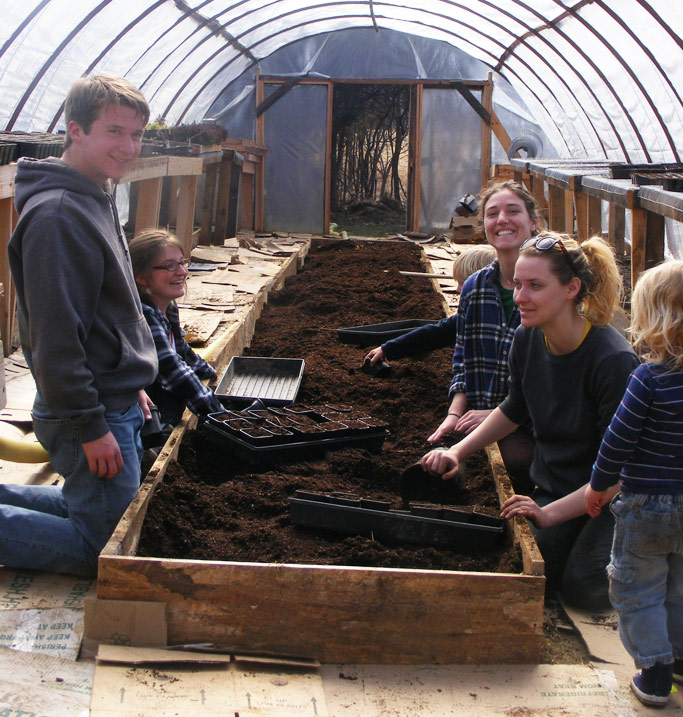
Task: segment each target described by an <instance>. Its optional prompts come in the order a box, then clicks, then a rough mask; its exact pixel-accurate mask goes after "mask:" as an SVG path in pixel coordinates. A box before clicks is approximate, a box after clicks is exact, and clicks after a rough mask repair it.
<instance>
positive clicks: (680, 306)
mask: <svg viewBox="0 0 683 717" xmlns="http://www.w3.org/2000/svg"><path fill="white" fill-rule="evenodd" d="M628 332H629V334H630V335H631V341H632V342H633V347H634V349H635V350H636V351H638V352H639V353H640V354H642V356H643V358H644V359H645V360H647V361H652V362H653V363H666V364H671V365H672V366H673V368H674V369H675V370H677V371H681V370H683V261H681V260H678V259H671V260H668V261H665V262H663V263H661V264H658V265H657V266H655V267H652V269H648V270H647V271H644V272H643V273H642V274H641V275H640V277H639V278H638V281H637V282H636V285H635V288H634V289H633V294H632V296H631V326H630V327H629V329H628Z"/></svg>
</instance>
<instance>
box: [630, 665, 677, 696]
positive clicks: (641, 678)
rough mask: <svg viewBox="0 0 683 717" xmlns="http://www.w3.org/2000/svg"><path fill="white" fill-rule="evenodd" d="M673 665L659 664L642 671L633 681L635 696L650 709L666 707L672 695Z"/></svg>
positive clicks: (632, 687)
mask: <svg viewBox="0 0 683 717" xmlns="http://www.w3.org/2000/svg"><path fill="white" fill-rule="evenodd" d="M672 682H673V664H670V665H663V664H662V663H661V662H658V663H657V664H656V665H653V666H652V667H646V668H644V669H642V670H641V671H640V672H639V673H638V674H637V675H634V676H633V679H632V680H631V690H632V691H633V694H634V695H635V696H636V697H637V698H638V699H639V700H640V701H641V702H642V703H643V704H644V705H647V706H648V707H664V705H665V704H666V703H667V701H668V699H669V694H670V693H671V684H672Z"/></svg>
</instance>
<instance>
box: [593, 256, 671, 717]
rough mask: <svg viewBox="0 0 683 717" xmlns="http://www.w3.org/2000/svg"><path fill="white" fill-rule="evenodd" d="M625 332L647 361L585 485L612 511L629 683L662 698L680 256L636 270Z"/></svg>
mask: <svg viewBox="0 0 683 717" xmlns="http://www.w3.org/2000/svg"><path fill="white" fill-rule="evenodd" d="M631 312H632V322H631V328H630V332H631V338H632V341H633V344H634V348H635V349H636V350H638V349H640V350H641V352H642V353H643V356H644V359H645V360H646V361H647V363H644V364H642V365H641V366H639V367H638V368H636V369H635V371H634V372H633V373H632V374H631V378H630V380H629V384H628V387H627V389H626V393H625V395H624V398H623V399H622V401H621V404H620V405H619V408H618V409H617V412H616V413H615V415H614V418H613V419H612V422H611V423H610V426H609V428H608V429H607V431H606V432H605V436H604V438H603V441H602V445H601V446H600V451H599V453H598V457H597V459H596V461H595V465H594V466H593V472H592V475H591V481H590V486H589V487H587V488H586V493H585V505H586V511H587V512H588V513H589V514H590V515H592V516H596V515H598V514H599V513H600V507H601V506H602V505H603V503H604V502H605V500H606V491H607V489H608V488H609V487H610V486H613V485H615V484H616V483H617V482H618V481H619V480H621V492H620V493H618V494H617V495H616V496H615V498H614V500H613V501H612V504H611V510H612V513H613V514H614V516H615V518H616V526H615V532H614V542H613V544H612V559H611V562H610V564H609V565H608V567H607V574H608V576H609V581H610V600H611V602H612V605H613V606H614V609H615V610H616V611H617V613H618V616H619V634H620V636H621V640H622V642H623V643H624V647H626V649H627V650H628V652H629V654H630V655H631V656H632V657H633V659H634V662H635V665H636V667H637V668H639V669H640V672H639V673H637V674H636V675H635V676H634V677H633V679H632V680H631V689H632V691H633V692H634V694H635V695H636V697H637V698H638V699H639V700H640V701H641V702H642V703H643V704H645V705H649V706H655V707H661V706H663V705H665V704H666V702H667V700H668V698H669V694H670V692H671V687H672V682H673V681H676V682H679V683H681V682H683V261H678V260H670V261H665V262H664V263H662V264H659V265H658V266H656V267H654V268H652V269H649V270H648V271H646V272H644V273H643V274H642V275H641V276H640V279H639V280H638V282H637V284H636V287H635V289H634V291H633V297H632V301H631Z"/></svg>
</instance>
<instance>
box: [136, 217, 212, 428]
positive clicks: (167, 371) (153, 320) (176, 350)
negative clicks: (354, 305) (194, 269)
mask: <svg viewBox="0 0 683 717" xmlns="http://www.w3.org/2000/svg"><path fill="white" fill-rule="evenodd" d="M130 256H131V261H132V262H133V273H134V274H135V281H136V283H137V285H138V290H139V292H140V298H141V300H142V311H143V313H144V315H145V319H146V320H147V323H148V324H149V327H150V329H151V330H152V336H153V338H154V344H155V346H156V350H157V357H158V359H159V373H158V375H157V377H156V380H155V381H154V383H153V384H152V385H151V386H148V387H147V388H146V389H145V390H146V391H147V394H148V395H149V397H150V398H151V399H152V401H154V403H155V404H156V405H157V406H158V408H159V414H160V418H161V423H162V424H167V425H172V426H173V425H175V424H176V423H178V421H179V420H180V417H181V416H182V414H183V411H184V410H185V407H186V406H187V407H188V408H189V409H190V410H191V411H192V412H193V413H196V414H198V415H205V414H207V413H213V412H216V411H222V410H223V406H222V405H221V403H220V402H219V400H218V399H217V398H216V397H215V396H214V394H213V391H211V389H210V388H208V387H207V386H205V385H204V383H203V381H202V379H213V378H215V377H216V372H215V371H214V369H213V368H212V367H211V366H210V365H209V364H208V363H207V362H206V361H205V360H204V359H202V358H201V357H200V356H198V355H197V354H196V353H195V352H194V351H193V350H192V348H191V347H190V346H189V345H188V343H187V342H186V341H185V339H184V338H183V336H184V333H183V330H182V328H181V326H180V320H179V318H178V307H177V306H176V303H175V302H176V299H179V298H181V297H182V296H183V294H184V293H185V280H186V279H187V273H188V272H187V266H188V263H189V262H188V261H187V259H185V256H184V254H183V246H182V244H181V243H180V242H179V241H178V239H176V237H174V236H173V235H172V234H170V233H169V232H167V231H164V230H162V229H149V230H146V231H144V232H141V233H140V234H138V235H137V236H136V237H135V238H134V239H132V240H131V242H130Z"/></svg>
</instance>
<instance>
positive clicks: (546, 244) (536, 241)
mask: <svg viewBox="0 0 683 717" xmlns="http://www.w3.org/2000/svg"><path fill="white" fill-rule="evenodd" d="M556 244H557V246H559V247H560V251H561V252H562V256H563V257H564V258H565V261H566V262H567V266H568V267H569V268H570V269H571V270H572V272H573V273H574V275H575V276H578V275H579V270H578V269H577V268H576V264H575V263H574V260H573V259H572V258H571V256H570V254H569V252H568V251H567V247H566V246H565V245H564V244H563V243H562V239H560V238H559V237H548V236H546V237H531V239H527V240H526V241H525V242H524V243H523V244H522V246H520V247H519V250H520V251H522V250H523V249H527V248H528V247H530V246H533V247H535V248H536V249H538V251H548V249H552V248H553V247H554V246H555V245H556Z"/></svg>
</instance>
